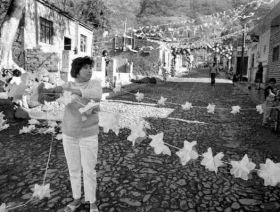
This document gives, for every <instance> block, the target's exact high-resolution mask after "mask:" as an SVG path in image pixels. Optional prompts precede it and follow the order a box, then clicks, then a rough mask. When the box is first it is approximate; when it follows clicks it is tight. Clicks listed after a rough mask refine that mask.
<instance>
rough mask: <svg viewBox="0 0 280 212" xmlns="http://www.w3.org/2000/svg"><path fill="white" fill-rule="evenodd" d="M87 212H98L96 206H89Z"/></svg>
mask: <svg viewBox="0 0 280 212" xmlns="http://www.w3.org/2000/svg"><path fill="white" fill-rule="evenodd" d="M89 212H99V210H98V207H97V206H96V204H90V209H89Z"/></svg>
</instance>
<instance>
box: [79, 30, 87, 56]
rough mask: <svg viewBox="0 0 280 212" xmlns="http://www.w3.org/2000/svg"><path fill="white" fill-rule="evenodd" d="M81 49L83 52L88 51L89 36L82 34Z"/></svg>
mask: <svg viewBox="0 0 280 212" xmlns="http://www.w3.org/2000/svg"><path fill="white" fill-rule="evenodd" d="M80 39H81V43H80V50H81V52H86V49H87V36H85V35H82V34H81V38H80Z"/></svg>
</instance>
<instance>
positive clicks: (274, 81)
mask: <svg viewBox="0 0 280 212" xmlns="http://www.w3.org/2000/svg"><path fill="white" fill-rule="evenodd" d="M268 83H276V79H275V78H270V79H269V80H268Z"/></svg>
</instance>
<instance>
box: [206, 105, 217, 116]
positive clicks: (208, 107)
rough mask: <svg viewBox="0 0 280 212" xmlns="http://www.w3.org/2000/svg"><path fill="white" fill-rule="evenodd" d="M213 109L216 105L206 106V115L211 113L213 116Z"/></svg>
mask: <svg viewBox="0 0 280 212" xmlns="http://www.w3.org/2000/svg"><path fill="white" fill-rule="evenodd" d="M215 107H216V105H214V104H208V106H207V112H208V113H213V114H214V112H215Z"/></svg>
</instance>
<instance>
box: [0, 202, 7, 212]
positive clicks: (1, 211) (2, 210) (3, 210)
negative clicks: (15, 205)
mask: <svg viewBox="0 0 280 212" xmlns="http://www.w3.org/2000/svg"><path fill="white" fill-rule="evenodd" d="M6 211H7V210H6V204H5V203H2V204H1V206H0V212H6Z"/></svg>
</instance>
